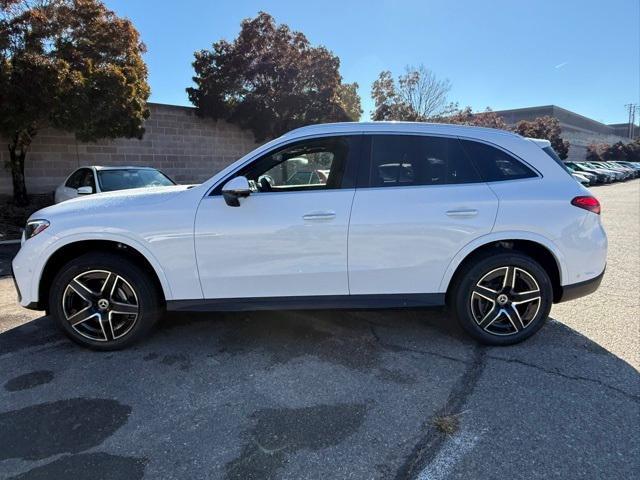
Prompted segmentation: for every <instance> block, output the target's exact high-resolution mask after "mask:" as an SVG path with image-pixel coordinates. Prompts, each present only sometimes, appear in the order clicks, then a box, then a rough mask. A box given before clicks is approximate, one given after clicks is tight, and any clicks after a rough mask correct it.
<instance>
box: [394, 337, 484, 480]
mask: <svg viewBox="0 0 640 480" xmlns="http://www.w3.org/2000/svg"><path fill="white" fill-rule="evenodd" d="M485 350H486V349H485V347H483V346H480V345H478V346H475V347H474V349H473V360H472V361H471V362H464V363H467V364H468V365H469V368H467V369H466V370H465V371H464V373H463V374H462V375H461V376H460V378H459V379H458V381H457V382H456V383H455V384H454V386H453V388H452V389H451V392H450V393H449V396H448V397H447V401H446V402H445V404H444V406H443V407H442V408H441V409H440V410H439V411H437V412H436V413H435V414H434V415H433V416H432V417H431V418H430V419H429V423H428V424H426V425H425V427H426V433H425V434H424V436H423V437H422V440H420V441H419V442H418V443H417V444H416V446H415V447H414V449H413V452H411V454H410V455H409V456H408V457H407V460H406V461H405V463H404V464H403V465H402V466H400V468H399V469H398V471H397V473H396V476H395V478H396V480H401V479H408V478H414V477H415V476H416V475H417V474H418V473H419V472H420V471H422V470H423V469H424V467H425V466H427V465H429V464H431V463H432V462H433V460H434V459H435V458H436V456H437V455H438V452H439V451H440V450H441V449H442V447H443V446H444V443H445V441H446V439H447V435H446V434H445V433H443V432H441V431H439V430H438V429H437V427H436V426H435V424H434V423H433V419H434V418H437V417H439V416H442V415H451V414H452V413H454V412H459V411H460V410H461V409H462V407H463V406H464V405H465V403H466V401H467V399H468V398H469V396H470V395H471V393H473V390H474V389H475V387H476V384H477V383H478V380H479V378H480V375H481V374H482V371H483V370H484V367H485V365H486V361H485Z"/></svg>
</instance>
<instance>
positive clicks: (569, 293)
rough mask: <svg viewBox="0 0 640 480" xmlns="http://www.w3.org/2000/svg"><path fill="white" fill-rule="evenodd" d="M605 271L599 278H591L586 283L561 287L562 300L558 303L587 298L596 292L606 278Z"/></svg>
mask: <svg viewBox="0 0 640 480" xmlns="http://www.w3.org/2000/svg"><path fill="white" fill-rule="evenodd" d="M604 272H605V271H604V270H603V271H602V273H601V274H600V275H598V276H597V277H593V278H590V279H589V280H586V281H584V282H580V283H573V284H571V285H564V286H563V287H561V293H560V298H559V299H558V301H557V302H556V303H560V302H567V301H569V300H575V299H576V298H580V297H585V296H587V295H590V294H592V293H593V292H595V291H596V290H597V289H598V287H599V286H600V283H601V282H602V278H603V277H604Z"/></svg>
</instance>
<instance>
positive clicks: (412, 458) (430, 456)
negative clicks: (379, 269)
mask: <svg viewBox="0 0 640 480" xmlns="http://www.w3.org/2000/svg"><path fill="white" fill-rule="evenodd" d="M367 323H368V324H369V330H370V332H371V335H372V336H373V337H374V339H375V340H376V342H377V343H378V344H379V345H380V346H381V347H383V348H386V349H389V350H392V351H404V352H412V353H418V354H422V355H429V356H434V357H438V358H442V359H446V360H450V361H453V362H457V363H463V364H466V365H468V366H469V367H468V368H467V370H466V371H465V372H464V373H463V374H462V376H461V377H460V379H459V380H458V381H457V382H456V384H455V385H454V387H453V388H452V390H451V392H450V393H449V396H448V398H447V401H446V402H445V405H444V407H443V408H441V409H440V410H439V411H438V412H436V413H435V414H434V415H433V416H432V418H431V419H430V421H429V423H428V424H426V425H425V426H426V433H425V434H424V436H423V437H422V439H421V440H420V441H419V442H418V443H417V444H416V446H415V447H414V449H413V451H412V453H411V454H410V455H409V456H408V457H407V461H405V463H404V464H403V465H402V466H401V467H400V468H399V469H398V470H397V473H396V476H395V478H396V480H400V479H409V478H414V477H415V476H416V475H417V474H419V473H420V472H421V471H422V470H424V468H426V467H428V466H429V465H430V464H431V463H432V462H433V461H434V460H435V459H436V457H437V455H438V453H439V452H440V451H441V450H442V448H443V447H444V445H445V441H446V439H447V435H446V434H444V433H442V432H440V431H439V430H438V429H437V428H436V427H435V425H434V424H433V422H432V421H433V419H434V418H437V417H438V416H440V415H450V414H452V413H454V412H457V411H459V410H461V408H462V407H463V406H464V404H465V403H466V401H467V399H468V398H469V397H470V396H471V394H472V393H473V391H474V389H475V387H476V385H477V383H478V379H479V378H480V375H481V374H482V371H483V370H484V368H485V366H486V362H487V360H496V361H499V362H505V363H514V364H518V365H523V366H526V367H530V368H534V369H536V370H539V371H541V372H544V373H546V374H549V375H555V376H558V377H561V378H564V379H567V380H572V381H579V382H580V381H582V382H589V383H594V384H596V385H599V386H601V387H604V388H607V389H609V390H612V391H614V392H616V393H619V394H621V395H623V396H625V397H626V398H628V399H630V400H632V401H635V402H638V401H640V397H638V396H637V395H634V394H632V393H629V392H627V391H625V390H622V389H620V388H618V387H614V386H612V385H609V384H607V383H605V382H603V381H601V380H598V379H593V378H589V377H583V376H579V375H568V374H565V373H562V372H560V371H556V370H550V369H547V368H544V367H542V366H539V365H535V364H533V363H528V362H526V361H524V360H520V359H516V358H505V357H498V356H495V355H489V354H487V353H486V351H487V350H488V349H487V348H486V347H482V346H476V347H474V350H473V359H472V360H471V361H469V360H465V359H461V358H457V357H451V356H449V355H444V354H441V353H437V352H432V351H427V350H421V349H416V348H411V347H405V346H399V345H395V344H390V343H387V342H385V341H384V340H382V338H381V337H380V335H379V334H378V332H377V331H376V327H377V326H380V325H378V324H374V323H373V322H367Z"/></svg>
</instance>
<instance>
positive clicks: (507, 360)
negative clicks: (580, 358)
mask: <svg viewBox="0 0 640 480" xmlns="http://www.w3.org/2000/svg"><path fill="white" fill-rule="evenodd" d="M487 358H488V359H491V360H497V361H499V362H505V363H516V364H518V365H524V366H525V367H530V368H534V369H536V370H539V371H541V372H544V373H548V374H550V375H556V376H558V377H562V378H566V379H568V380H576V381H582V382H589V383H595V384H596V385H600V386H601V387H605V388H608V389H610V390H613V391H614V392H617V393H619V394H621V395H624V396H625V397H627V398H628V399H630V400H633V401H634V402H640V396H638V395H634V394H633V393H629V392H627V391H625V390H622V389H621V388H618V387H614V386H613V385H609V384H607V383H605V382H603V381H602V380H598V379H595V378H589V377H582V376H579V375H568V374H566V373H562V372H560V371H557V370H550V369H548V368H544V367H541V366H540V365H535V364H533V363H529V362H525V361H524V360H520V359H517V358H505V357H496V356H493V355H487Z"/></svg>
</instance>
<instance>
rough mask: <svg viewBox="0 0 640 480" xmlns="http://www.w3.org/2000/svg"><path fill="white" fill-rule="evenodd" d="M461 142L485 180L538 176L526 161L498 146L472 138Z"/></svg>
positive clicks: (495, 180)
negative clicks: (523, 161) (475, 140)
mask: <svg viewBox="0 0 640 480" xmlns="http://www.w3.org/2000/svg"><path fill="white" fill-rule="evenodd" d="M461 143H462V145H463V147H464V150H465V152H466V153H467V155H468V156H469V157H470V158H471V159H472V160H473V163H474V164H475V166H476V167H477V168H478V170H479V172H480V176H481V177H482V179H483V180H484V181H485V182H498V181H502V180H517V179H520V178H531V177H536V173H535V172H534V171H533V170H531V169H530V168H529V167H527V166H526V165H525V164H524V163H522V162H521V161H520V160H517V159H515V158H514V157H512V156H511V155H509V154H507V153H505V152H503V151H502V150H500V149H498V148H495V147H492V146H491V145H487V144H485V143H480V142H474V141H471V140H461Z"/></svg>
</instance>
